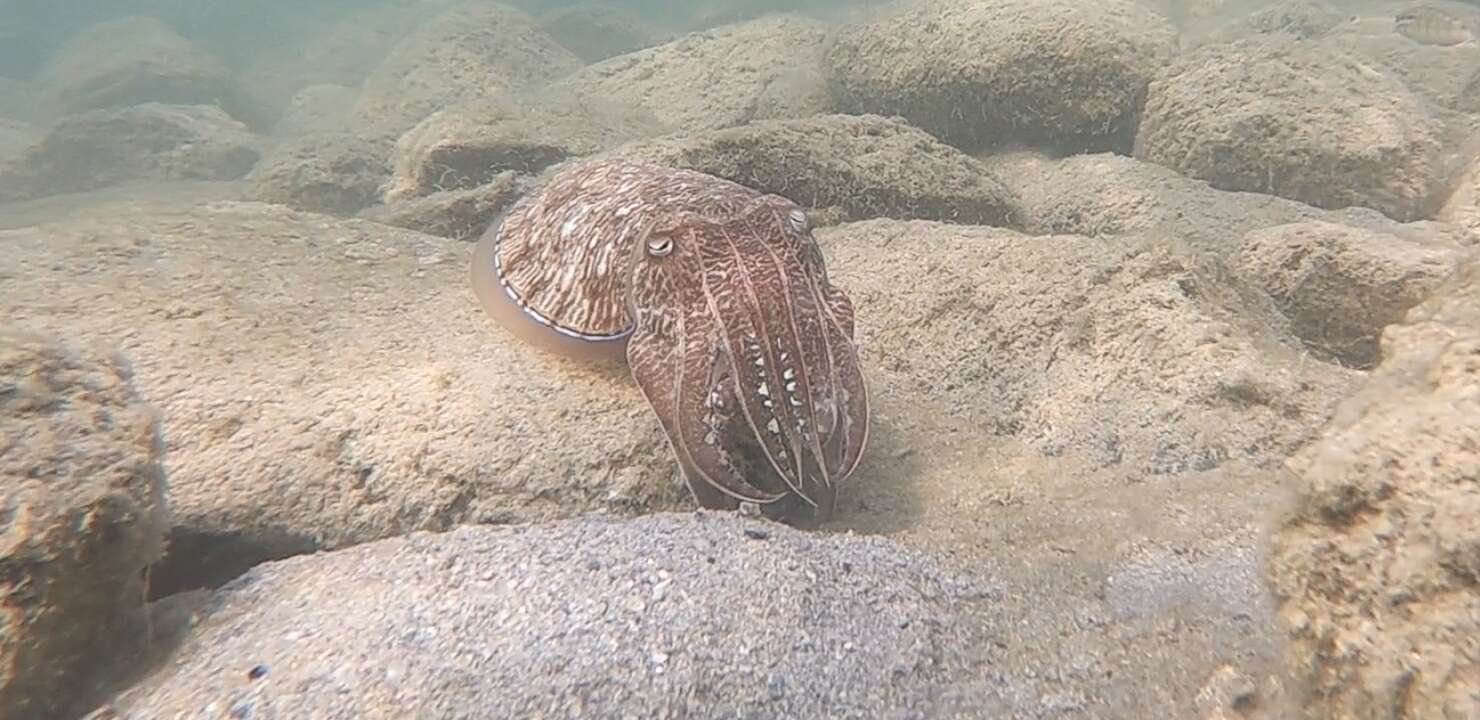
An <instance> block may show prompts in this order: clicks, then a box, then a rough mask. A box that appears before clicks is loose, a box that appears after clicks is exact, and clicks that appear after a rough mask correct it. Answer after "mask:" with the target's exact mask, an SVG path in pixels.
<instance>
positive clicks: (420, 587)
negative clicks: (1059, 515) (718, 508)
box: [116, 514, 982, 720]
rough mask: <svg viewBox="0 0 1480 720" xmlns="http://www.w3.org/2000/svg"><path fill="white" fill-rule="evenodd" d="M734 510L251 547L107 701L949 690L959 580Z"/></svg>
mask: <svg viewBox="0 0 1480 720" xmlns="http://www.w3.org/2000/svg"><path fill="white" fill-rule="evenodd" d="M744 527H745V523H744V521H743V520H742V519H740V518H737V517H734V516H732V515H727V514H726V515H716V514H703V515H694V514H686V515H676V514H662V515H657V516H653V517H644V518H639V519H633V520H626V521H621V522H614V521H610V520H603V519H599V518H586V519H581V520H577V521H566V522H556V523H551V524H547V525H536V526H529V527H519V528H459V529H456V530H453V531H451V532H447V533H443V534H437V535H428V534H417V535H414V536H412V537H409V538H397V539H392V540H385V541H382V542H377V543H373V544H369V545H363V546H360V547H357V548H351V549H347V550H342V551H338V552H333V553H328V554H323V555H318V556H313V557H303V558H294V559H291V560H286V561H282V562H277V563H272V564H268V565H264V566H262V567H259V568H255V569H253V570H252V571H251V572H250V573H249V574H247V575H246V576H244V577H242V578H240V579H239V580H237V581H235V582H233V583H232V584H231V585H229V586H227V587H225V588H222V589H221V590H220V591H219V592H217V593H214V594H213V595H212V596H211V597H209V598H208V599H203V600H201V601H200V602H199V604H200V606H201V607H202V610H201V611H200V614H201V615H202V617H201V620H200V622H199V624H198V625H197V626H196V627H195V629H194V630H192V631H191V632H190V635H189V636H188V637H187V638H185V640H184V642H183V644H182V645H181V647H180V648H179V649H178V650H177V651H176V652H175V653H174V654H173V656H172V657H171V661H170V663H169V665H168V666H167V667H165V668H164V669H163V670H162V671H161V672H160V673H158V674H157V675H155V676H153V677H151V678H150V679H148V680H147V681H146V682H144V683H143V684H141V685H140V686H138V687H137V688H135V689H134V690H132V691H130V692H128V693H126V694H125V695H123V696H122V697H120V698H119V699H118V700H117V702H116V707H117V708H118V710H119V711H120V712H121V713H122V714H124V715H125V716H128V717H173V716H175V715H177V714H180V713H186V714H190V713H197V712H199V709H200V708H206V707H213V708H219V709H222V710H224V709H227V708H242V710H241V712H242V713H243V714H246V713H250V715H251V717H253V718H262V719H264V720H270V719H273V718H287V717H305V716H308V717H362V716H366V715H374V714H377V713H384V714H388V715H390V716H414V715H416V714H417V713H425V712H430V711H431V708H432V707H433V706H435V708H436V711H435V712H436V713H437V714H439V715H446V716H449V717H451V716H463V715H466V714H468V713H472V714H475V715H476V714H477V712H478V711H477V710H475V709H477V708H498V709H499V713H500V714H507V715H509V716H511V717H533V716H538V715H555V716H562V717H567V716H569V717H573V716H578V715H579V716H586V715H591V716H595V717H653V718H656V717H689V716H698V715H702V716H706V717H760V716H768V717H769V716H778V717H788V718H823V717H903V716H901V715H897V714H891V712H890V711H892V710H896V709H900V708H905V707H908V708H915V709H922V711H923V710H924V709H938V710H942V711H948V710H951V709H952V708H944V707H941V705H942V704H943V703H942V702H941V701H940V699H939V698H937V697H935V693H936V692H937V691H938V690H939V688H940V687H942V686H943V685H944V684H945V683H946V682H949V681H950V680H952V679H954V678H958V677H962V676H963V675H964V670H963V667H962V666H963V665H964V663H963V659H965V658H974V657H978V656H980V655H981V654H982V650H981V649H980V646H974V645H973V644H972V640H973V638H974V637H975V633H973V632H972V631H971V629H970V627H969V626H968V625H967V620H968V617H967V614H966V613H965V612H963V610H964V609H965V608H966V607H969V606H967V605H964V604H961V603H959V602H953V601H954V600H956V599H957V598H958V597H961V596H964V595H965V594H966V589H967V588H969V587H970V585H969V584H968V583H967V582H963V581H962V580H960V579H958V578H956V577H953V576H951V575H947V574H946V573H945V572H943V571H942V570H940V569H938V568H937V567H936V565H935V564H934V563H932V562H931V561H929V560H927V559H925V558H923V557H921V556H919V555H918V554H916V553H913V552H911V551H909V550H907V549H904V548H901V547H900V546H898V545H897V544H895V543H893V542H890V541H889V540H886V539H880V538H859V537H848V536H840V535H834V536H826V535H816V534H807V533H802V532H799V531H796V530H791V529H789V528H785V527H782V526H777V527H774V528H772V530H771V533H770V539H768V540H767V541H765V542H764V543H756V542H751V541H747V540H745V538H744V535H743V529H744ZM331 598H332V600H331ZM742 628H743V629H744V632H743V633H742V634H740V635H737V634H736V633H737V632H739V631H740V629H742ZM259 666H260V667H264V668H266V669H267V670H266V673H267V674H266V675H264V676H263V677H262V678H261V679H260V680H257V681H252V680H249V679H247V678H249V677H250V671H251V669H252V668H255V667H259ZM387 678H390V679H391V681H390V682H387ZM433 698H434V699H433ZM428 702H431V703H432V705H428ZM964 707H966V705H965V704H964V703H963V704H962V706H961V707H957V708H954V710H955V711H957V712H960V711H963V710H964Z"/></svg>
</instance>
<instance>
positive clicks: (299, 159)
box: [247, 132, 392, 215]
mask: <svg viewBox="0 0 1480 720" xmlns="http://www.w3.org/2000/svg"><path fill="white" fill-rule="evenodd" d="M391 152H392V145H391V143H390V142H389V141H386V140H383V139H376V138H367V137H361V136H358V135H353V134H349V133H333V132H331V133H319V134H315V135H305V136H301V137H298V138H293V139H290V140H286V141H284V142H282V143H280V144H278V145H277V146H276V147H274V148H273V149H272V152H270V153H268V155H267V156H266V157H264V158H262V161H261V162H259V163H257V166H256V167H254V168H252V172H251V174H250V175H248V176H247V192H248V195H249V197H252V198H253V199H256V200H261V201H263V202H272V203H280V204H283V205H287V206H288V207H291V208H296V209H299V210H307V211H309V212H322V213H330V214H333V215H353V214H355V213H356V212H358V211H360V210H361V209H363V208H366V207H369V206H371V205H374V204H376V202H378V201H379V199H380V195H381V193H382V192H383V191H384V188H385V185H386V183H387V182H389V181H390V155H391Z"/></svg>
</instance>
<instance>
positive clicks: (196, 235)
mask: <svg viewBox="0 0 1480 720" xmlns="http://www.w3.org/2000/svg"><path fill="white" fill-rule="evenodd" d="M0 240H3V246H0V252H3V254H4V256H5V257H6V258H8V259H9V265H8V267H7V270H9V269H10V268H15V271H14V272H15V275H13V276H12V277H11V278H9V279H8V280H7V282H5V283H3V284H0V307H5V308H8V309H10V313H11V316H12V317H15V318H16V319H17V320H20V321H24V322H28V323H33V324H46V325H53V324H56V325H61V326H63V327H65V328H66V332H68V333H69V334H71V335H72V336H74V337H78V338H85V339H97V340H100V341H106V342H112V343H117V344H119V345H121V346H122V347H123V348H124V349H125V350H126V351H127V352H128V353H129V355H130V357H131V358H132V359H133V362H134V363H135V367H136V378H137V380H136V382H137V383H138V384H139V387H140V391H141V393H142V394H143V396H144V397H145V398H146V399H148V400H149V401H150V402H151V403H152V404H154V405H155V406H156V407H158V408H159V410H160V412H161V413H162V417H163V423H164V425H165V427H167V428H168V429H169V432H168V435H167V441H168V442H169V447H168V450H169V456H168V458H169V459H168V469H169V471H170V493H171V504H172V506H173V508H174V511H175V521H174V525H173V529H172V531H171V534H170V536H171V545H170V552H169V554H168V555H167V556H166V557H165V559H164V561H163V562H162V564H161V565H160V566H159V567H158V568H156V569H155V571H154V581H155V583H156V588H157V589H158V590H160V591H162V592H163V591H169V590H174V589H178V588H181V587H190V586H193V585H198V584H210V583H216V582H220V581H224V580H226V579H229V578H230V577H232V576H233V575H235V574H237V573H239V572H241V571H242V570H245V569H246V568H248V567H250V566H252V565H254V564H256V563H257V562H259V561H261V560H263V559H266V558H271V557H282V556H286V555H291V554H296V553H301V552H307V551H311V550H315V549H319V548H334V547H341V546H345V545H351V544H355V543H359V542H364V541H368V540H375V539H379V538H384V537H389V536H393V535H400V534H404V533H407V532H411V531H413V530H418V529H432V530H437V529H447V528H450V527H452V526H454V525H456V524H459V523H465V522H466V523H478V522H482V523H507V522H515V521H531V520H547V519H552V518H557V517H564V516H570V515H576V514H580V513H582V512H587V511H592V510H608V511H612V512H635V511H648V510H654V509H665V508H674V507H680V506H682V504H683V503H685V502H687V501H688V494H687V493H688V491H687V490H686V489H684V488H683V486H682V485H680V484H679V483H678V481H677V479H676V475H675V472H676V465H675V464H674V461H673V458H672V455H671V452H670V451H669V450H668V447H667V444H666V443H667V441H666V440H665V439H664V436H663V434H662V431H661V430H660V428H659V426H658V423H657V420H656V419H654V418H653V416H652V412H651V410H649V409H648V408H647V406H646V404H645V403H644V401H643V399H642V396H641V394H640V393H639V392H638V390H637V388H636V386H635V385H634V384H633V383H632V382H631V380H630V379H629V378H628V376H627V375H625V374H624V373H620V372H612V371H609V370H606V369H603V368H587V367H584V366H574V365H566V364H562V363H558V362H555V361H554V360H552V359H550V358H547V357H545V356H543V355H541V354H539V353H536V352H534V351H531V350H530V349H528V348H526V347H524V346H521V345H519V344H517V343H516V341H515V340H514V339H513V338H512V337H511V336H508V335H507V334H506V333H504V332H503V331H502V330H501V329H499V328H498V327H497V326H494V325H493V324H492V323H491V321H489V320H488V319H487V318H486V317H485V316H484V314H483V312H482V311H481V310H480V309H479V307H478V305H477V302H476V300H475V299H474V298H473V295H472V290H471V287H470V286H469V284H468V279H467V278H468V264H469V261H470V255H471V252H472V248H471V246H469V245H468V244H466V243H461V242H456V241H452V240H445V239H442V238H436V237H431V236H428V235H423V234H420V233H415V232H411V231H407V230H401V229H398V228H394V227H390V226H387V225H382V224H377V223H371V222H366V221H363V220H348V221H345V220H336V219H333V218H330V217H327V216H323V215H310V214H305V213H301V212H296V211H291V210H289V209H287V208H285V207H281V206H273V205H265V204H259V203H212V204H204V205H199V206H195V207H189V206H186V207H183V208H179V209H172V210H163V211H161V210H150V209H149V208H148V206H144V207H138V206H127V205H125V206H120V207H118V208H117V209H115V210H111V211H110V212H109V213H106V214H104V215H103V216H101V217H100V216H96V215H94V216H90V217H89V218H86V219H79V220H77V221H75V222H71V223H63V224H60V225H52V226H41V227H33V228H28V229H24V230H18V231H15V232H12V233H8V234H6V235H0ZM39 297H44V298H48V301H47V302H45V303H37V302H35V298H39ZM78 308H82V309H85V312H84V313H81V314H79V313H78V311H77V310H76V309H78ZM59 313H60V314H59ZM572 437H579V438H580V439H581V440H580V442H571V441H570V438H572Z"/></svg>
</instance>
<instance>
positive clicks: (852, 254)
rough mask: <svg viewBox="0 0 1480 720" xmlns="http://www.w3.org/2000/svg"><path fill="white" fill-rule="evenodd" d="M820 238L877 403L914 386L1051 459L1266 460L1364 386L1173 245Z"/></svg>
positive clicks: (1185, 464)
mask: <svg viewBox="0 0 1480 720" xmlns="http://www.w3.org/2000/svg"><path fill="white" fill-rule="evenodd" d="M818 240H819V242H821V243H822V244H823V249H824V251H825V252H826V253H827V257H828V271H829V275H830V276H831V277H832V278H833V282H835V283H837V284H838V285H839V286H840V287H844V288H846V289H847V290H848V292H849V295H850V297H851V298H852V299H853V303H854V306H855V308H856V314H857V317H858V334H859V345H860V347H861V348H862V349H861V352H862V353H863V357H864V361H865V365H866V366H867V367H869V372H870V376H869V379H870V383H871V386H872V387H873V388H874V390H873V391H872V392H874V393H877V394H878V395H879V398H880V399H879V402H880V403H888V402H890V398H891V396H893V395H895V394H899V393H905V392H908V393H909V395H908V396H907V397H908V398H909V399H908V401H907V403H906V404H908V405H910V406H913V407H917V408H930V410H929V411H928V412H930V413H932V414H934V415H935V416H943V417H945V418H949V422H948V423H947V424H948V425H949V426H951V427H967V428H973V429H979V431H981V432H984V433H992V434H996V435H999V436H1012V437H1015V438H1018V439H1020V440H1022V441H1023V442H1025V443H1027V444H1028V445H1029V446H1031V447H1033V448H1035V449H1037V450H1039V451H1040V452H1043V453H1045V454H1049V455H1057V454H1059V453H1062V452H1065V451H1070V450H1072V451H1074V452H1077V453H1083V454H1085V455H1086V456H1087V457H1088V459H1089V461H1091V462H1093V463H1095V464H1096V465H1097V466H1099V467H1112V466H1117V465H1123V466H1125V467H1126V468H1128V469H1131V470H1133V471H1134V472H1135V473H1137V474H1141V475H1144V474H1153V475H1155V474H1165V473H1180V472H1189V471H1195V470H1206V469H1210V468H1216V467H1219V466H1221V465H1223V464H1224V463H1225V462H1230V461H1237V462H1238V463H1246V464H1251V465H1254V466H1260V465H1267V464H1269V463H1273V462H1277V461H1279V460H1281V459H1283V458H1284V457H1285V455H1286V453H1288V451H1290V450H1291V449H1293V448H1295V447H1298V446H1299V445H1300V444H1301V443H1302V442H1304V441H1305V439H1306V438H1307V436H1308V435H1309V433H1310V432H1311V428H1312V425H1313V424H1315V423H1319V422H1321V421H1323V420H1324V419H1325V418H1326V416H1327V413H1328V412H1329V410H1330V408H1331V406H1332V405H1333V404H1334V403H1335V402H1336V401H1337V400H1338V399H1339V398H1340V397H1341V396H1342V395H1343V394H1344V393H1345V392H1346V391H1347V389H1348V388H1349V387H1350V385H1351V384H1352V382H1353V381H1354V380H1355V378H1356V374H1355V373H1352V372H1350V371H1346V370H1343V369H1341V368H1339V367H1336V366H1332V365H1326V364H1324V363H1318V362H1311V361H1310V360H1309V359H1308V357H1307V356H1305V354H1304V353H1303V352H1302V351H1301V349H1300V347H1299V344H1298V342H1296V341H1294V340H1293V339H1292V338H1290V337H1288V336H1287V335H1285V334H1283V333H1282V332H1279V331H1278V328H1280V326H1281V322H1280V320H1279V316H1278V313H1277V311H1275V310H1274V309H1273V308H1272V307H1269V306H1268V305H1267V304H1265V303H1264V302H1262V301H1261V299H1260V297H1258V294H1257V293H1254V292H1247V291H1244V289H1243V288H1241V287H1240V285H1239V284H1238V283H1235V282H1232V281H1231V279H1230V278H1229V277H1227V276H1228V273H1227V272H1226V271H1225V270H1224V269H1223V268H1222V267H1221V266H1220V264H1219V263H1217V262H1216V261H1214V260H1213V259H1210V258H1203V257H1200V256H1198V255H1195V254H1191V253H1187V252H1184V251H1181V250H1180V249H1177V245H1176V243H1172V242H1167V241H1165V240H1161V239H1157V238H1150V239H1147V238H1136V237H1133V236H1122V237H1115V238H1104V239H1092V238H1084V237H1076V236H1039V237H1030V236H1026V235H1020V234H1017V233H1015V232H1012V231H1008V230H999V229H993V228H984V227H973V226H960V225H946V224H941V223H932V222H898V221H893V220H871V221H866V222H862V223H852V224H847V225H840V226H837V227H833V228H823V229H820V230H819V231H818ZM919 278H928V281H925V282H920V281H915V280H913V279H919ZM906 388H908V390H905V389H906ZM921 412H925V411H921ZM901 422H903V420H901Z"/></svg>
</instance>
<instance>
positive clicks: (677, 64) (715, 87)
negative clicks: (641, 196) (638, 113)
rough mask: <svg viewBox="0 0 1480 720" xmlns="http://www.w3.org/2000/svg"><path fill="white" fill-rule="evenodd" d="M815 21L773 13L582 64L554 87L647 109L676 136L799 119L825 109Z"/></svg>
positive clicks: (821, 30)
mask: <svg viewBox="0 0 1480 720" xmlns="http://www.w3.org/2000/svg"><path fill="white" fill-rule="evenodd" d="M826 36H827V35H826V26H825V25H823V24H822V23H820V22H818V21H816V20H811V19H808V18H803V17H799V16H794V15H773V16H768V17H763V18H759V19H756V20H751V21H749V22H744V23H739V24H735V25H726V26H724V27H720V28H716V29H713V30H707V31H703V32H695V33H691V34H688V35H684V36H683V37H680V38H678V39H676V40H672V41H670V42H667V43H664V44H662V45H658V46H656V47H650V48H647V49H645V50H639V51H637V52H633V53H628V54H626V55H620V56H618V57H614V58H611V59H609V60H605V61H602V62H599V63H597V64H595V65H590V66H587V67H586V68H584V69H582V70H581V71H580V72H577V73H575V74H573V75H571V76H570V77H568V78H566V79H564V80H561V81H559V82H557V83H556V84H555V87H556V88H557V89H558V90H560V91H563V92H568V93H571V94H574V95H576V96H579V97H599V98H605V99H609V100H614V101H619V102H622V103H626V104H628V105H633V106H637V107H641V108H644V109H646V110H647V111H648V112H650V113H652V114H653V115H654V116H655V117H656V118H657V119H658V121H659V122H661V123H663V124H664V125H666V126H668V127H671V128H674V129H676V130H679V131H683V132H697V131H704V130H716V129H720V128H727V127H735V126H738V125H745V124H747V123H752V122H756V121H760V120H775V119H784V118H796V117H806V116H809V115H815V114H818V113H822V112H827V111H828V110H829V109H830V108H831V100H830V99H829V98H828V95H827V91H826V88H825V86H824V82H823V78H822V66H821V62H822V46H823V42H824V40H825V38H826Z"/></svg>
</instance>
